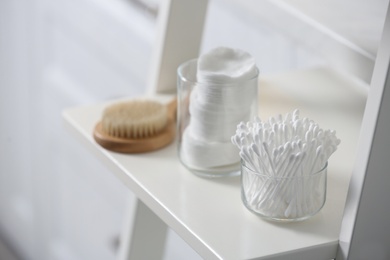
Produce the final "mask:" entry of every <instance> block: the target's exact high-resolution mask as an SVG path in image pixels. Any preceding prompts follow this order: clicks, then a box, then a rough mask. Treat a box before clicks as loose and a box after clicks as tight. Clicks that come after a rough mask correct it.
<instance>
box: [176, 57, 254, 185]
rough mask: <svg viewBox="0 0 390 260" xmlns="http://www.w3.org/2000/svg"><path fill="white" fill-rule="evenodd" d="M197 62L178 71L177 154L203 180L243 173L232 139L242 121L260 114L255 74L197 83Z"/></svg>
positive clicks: (190, 63) (195, 60) (182, 66)
mask: <svg viewBox="0 0 390 260" xmlns="http://www.w3.org/2000/svg"><path fill="white" fill-rule="evenodd" d="M196 73H197V59H194V60H190V61H187V62H185V63H183V64H182V65H180V66H179V68H178V71H177V76H178V77H177V79H178V82H177V94H178V108H177V109H178V116H177V125H178V127H177V128H178V129H177V130H178V131H177V133H178V136H179V138H178V152H179V158H180V161H181V162H182V164H183V165H184V166H185V167H187V168H188V169H189V170H190V171H191V172H193V173H194V174H196V175H199V176H202V177H225V176H236V175H239V174H240V157H239V151H238V149H237V147H235V146H234V145H233V144H232V142H231V137H232V136H233V135H234V133H235V132H236V129H237V125H238V124H239V123H240V122H241V121H248V120H251V119H253V118H254V117H255V116H256V115H257V110H258V107H257V99H258V91H257V89H258V74H259V73H258V70H257V71H256V75H255V76H253V77H251V78H249V79H244V80H240V81H235V82H232V83H228V84H225V83H215V82H207V83H200V82H198V81H197V77H196Z"/></svg>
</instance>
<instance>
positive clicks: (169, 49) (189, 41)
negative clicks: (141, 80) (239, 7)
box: [117, 0, 208, 260]
mask: <svg viewBox="0 0 390 260" xmlns="http://www.w3.org/2000/svg"><path fill="white" fill-rule="evenodd" d="M207 5H208V0H196V1H193V0H164V1H163V2H162V3H161V5H160V10H159V16H158V21H157V39H156V42H155V44H154V50H153V51H154V53H153V54H152V64H151V69H150V73H149V78H148V86H147V91H148V92H149V93H150V94H158V93H174V92H175V91H176V70H177V67H178V66H179V65H180V64H181V63H182V62H184V61H187V60H189V59H193V58H196V57H197V56H198V55H199V49H200V44H201V41H202V35H203V26H204V21H205V16H206V11H207ZM135 200H136V201H135V203H131V204H130V206H129V209H128V216H126V217H127V223H126V226H125V228H124V230H123V232H122V234H121V245H120V248H119V253H118V257H117V259H118V260H132V259H162V257H163V253H164V246H165V240H166V235H167V225H166V224H165V223H164V222H163V221H162V220H161V219H160V218H159V217H158V216H157V215H156V214H155V213H154V212H153V211H151V210H150V209H149V208H148V207H147V206H146V205H145V204H144V203H143V202H142V201H141V200H140V199H138V198H136V199H135Z"/></svg>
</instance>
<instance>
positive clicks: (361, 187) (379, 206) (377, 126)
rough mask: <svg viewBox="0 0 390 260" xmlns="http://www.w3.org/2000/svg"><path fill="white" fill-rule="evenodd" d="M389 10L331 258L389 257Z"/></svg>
mask: <svg viewBox="0 0 390 260" xmlns="http://www.w3.org/2000/svg"><path fill="white" fill-rule="evenodd" d="M389 64H390V10H389V8H388V10H387V16H386V21H385V26H384V29H383V35H382V40H381V44H380V46H379V50H378V53H377V58H376V62H375V67H374V73H373V77H372V81H371V86H370V92H369V95H368V99H367V104H366V109H365V112H364V117H363V123H362V129H361V132H360V143H359V146H358V147H359V149H358V154H357V159H356V163H355V168H354V172H353V174H352V177H351V181H350V186H349V191H348V196H347V202H346V207H345V212H344V217H343V221H342V227H341V232H340V242H339V250H338V254H337V260H343V259H351V260H352V259H353V260H354V259H379V260H380V259H389V258H390V250H389V245H390V225H389V219H390V204H389V198H390V189H389V184H390V170H389V169H390V157H389V156H390V137H389V133H390V113H389V111H390V66H389Z"/></svg>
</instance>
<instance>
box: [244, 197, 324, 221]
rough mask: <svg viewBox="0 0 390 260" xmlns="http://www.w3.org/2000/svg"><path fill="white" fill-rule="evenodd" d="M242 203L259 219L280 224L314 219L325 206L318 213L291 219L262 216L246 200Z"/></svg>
mask: <svg viewBox="0 0 390 260" xmlns="http://www.w3.org/2000/svg"><path fill="white" fill-rule="evenodd" d="M242 202H243V204H244V205H245V207H246V208H247V209H248V210H249V211H250V212H251V213H253V214H255V215H256V216H259V217H261V218H263V219H265V220H267V221H273V222H280V223H289V222H300V221H304V220H307V219H309V218H311V217H313V216H314V215H316V214H317V213H318V212H320V210H321V209H322V207H323V206H324V205H322V206H321V207H320V208H319V209H317V210H316V211H313V212H311V213H310V214H307V215H304V216H300V217H295V218H291V217H278V216H270V215H265V214H262V213H260V212H257V211H255V210H254V209H253V208H252V207H251V206H249V205H248V204H247V203H246V201H245V199H242Z"/></svg>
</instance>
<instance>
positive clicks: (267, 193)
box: [241, 160, 328, 222]
mask: <svg viewBox="0 0 390 260" xmlns="http://www.w3.org/2000/svg"><path fill="white" fill-rule="evenodd" d="M327 166H328V163H326V164H325V166H324V167H323V168H322V169H321V170H319V171H317V172H314V173H309V174H305V175H299V176H292V177H278V176H270V175H266V174H262V173H261V172H256V171H253V170H252V169H250V168H248V166H247V165H246V164H245V161H243V160H242V161H241V199H242V201H243V203H244V205H245V206H246V208H247V209H249V210H250V211H252V212H253V213H255V214H257V215H259V216H261V217H263V218H265V219H269V220H273V221H282V222H292V221H302V220H305V219H308V218H310V217H311V216H313V215H315V214H316V213H318V212H319V211H320V210H321V208H322V207H323V206H324V204H325V200H326V185H327Z"/></svg>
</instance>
